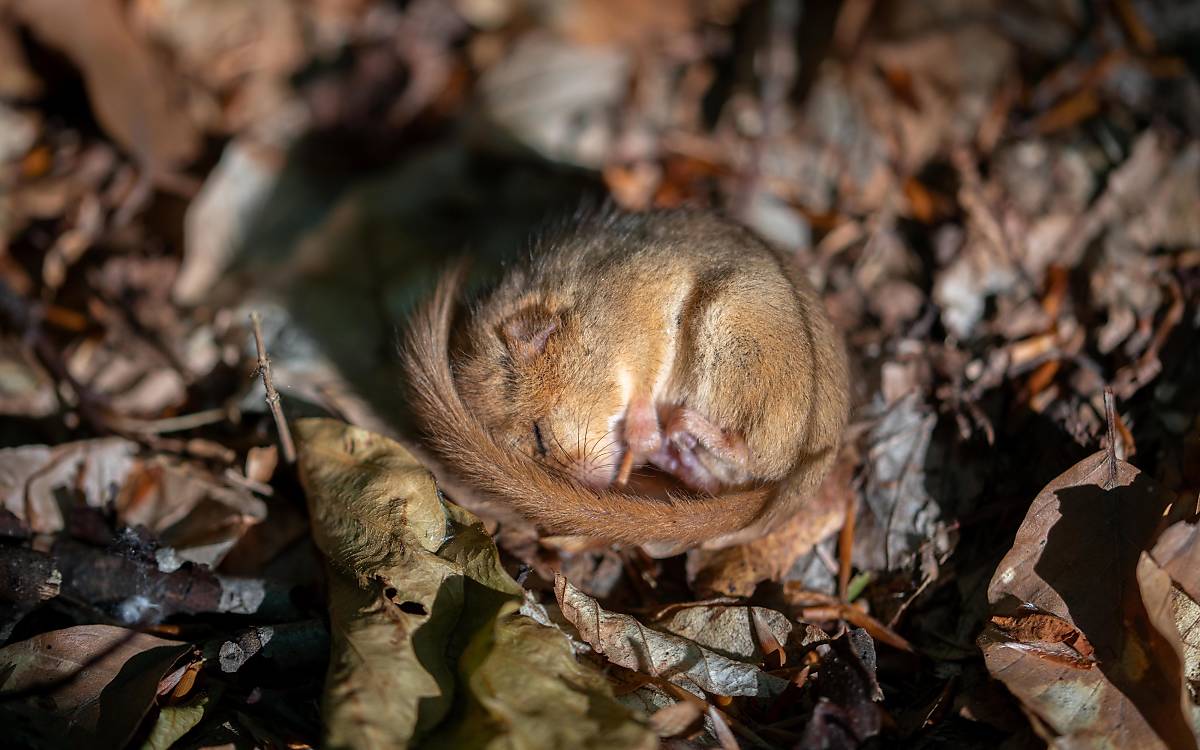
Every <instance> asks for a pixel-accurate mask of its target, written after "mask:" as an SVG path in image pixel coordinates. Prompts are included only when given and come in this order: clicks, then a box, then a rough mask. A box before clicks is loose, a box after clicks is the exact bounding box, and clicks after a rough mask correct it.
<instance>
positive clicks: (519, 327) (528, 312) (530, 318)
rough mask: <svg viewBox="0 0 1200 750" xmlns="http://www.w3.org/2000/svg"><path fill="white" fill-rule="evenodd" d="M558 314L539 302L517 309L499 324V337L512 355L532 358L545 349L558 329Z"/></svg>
mask: <svg viewBox="0 0 1200 750" xmlns="http://www.w3.org/2000/svg"><path fill="white" fill-rule="evenodd" d="M558 325H559V316H558V314H557V313H554V312H551V311H550V309H548V308H547V307H545V306H544V305H540V304H532V305H529V306H528V307H525V308H524V309H522V310H519V311H517V312H515V313H513V314H512V315H510V316H509V317H508V319H506V320H505V321H504V322H503V323H501V324H500V339H501V340H502V341H503V342H504V345H505V346H507V347H508V351H509V352H510V353H511V354H512V355H513V356H514V357H520V358H522V359H532V358H533V357H536V356H537V355H539V354H541V353H542V352H543V351H545V350H546V342H547V341H549V340H550V337H551V336H552V335H553V334H554V332H555V331H557V330H558Z"/></svg>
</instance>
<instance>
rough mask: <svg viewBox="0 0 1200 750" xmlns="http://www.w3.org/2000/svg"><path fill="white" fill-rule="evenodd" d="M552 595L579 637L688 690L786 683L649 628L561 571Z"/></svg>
mask: <svg viewBox="0 0 1200 750" xmlns="http://www.w3.org/2000/svg"><path fill="white" fill-rule="evenodd" d="M554 594H555V596H556V597H557V598H558V606H559V608H561V609H562V613H563V616H564V617H566V618H567V620H568V621H569V622H570V623H571V624H572V625H574V626H575V627H576V628H577V629H578V630H579V635H580V637H582V638H583V640H585V641H587V642H588V644H589V645H591V647H592V648H594V649H595V650H596V651H597V652H599V653H601V654H604V656H605V657H607V658H608V660H609V661H611V662H612V663H613V664H617V665H619V666H622V667H625V668H626V669H635V670H638V671H640V672H642V673H643V674H648V675H651V676H654V677H662V678H665V679H668V680H670V681H671V682H674V683H676V684H678V685H681V686H683V687H686V688H688V689H689V690H691V691H693V692H695V691H698V690H702V691H704V692H706V693H713V694H716V695H726V696H734V695H753V696H760V697H771V696H775V695H778V694H779V693H780V692H782V691H783V689H784V688H785V687H787V681H786V680H782V679H780V678H778V677H775V676H774V675H770V674H767V673H766V672H763V671H762V670H761V669H758V668H757V667H755V666H752V665H750V664H746V663H744V662H740V661H734V660H732V659H729V658H727V657H725V656H722V655H720V654H718V653H716V652H715V651H712V650H710V649H707V648H704V647H703V646H701V645H700V644H698V643H696V642H695V641H691V640H689V639H687V638H683V637H680V636H677V635H672V634H670V633H664V632H660V631H658V630H655V629H653V628H651V627H648V626H646V625H643V624H642V623H640V622H638V621H637V620H636V619H634V618H633V617H630V616H629V615H622V614H617V613H615V612H608V611H606V610H604V609H602V608H601V607H600V605H599V604H598V603H597V602H596V600H595V599H593V598H592V597H590V596H588V595H587V594H585V593H583V592H582V591H580V590H579V589H577V588H575V587H574V586H572V585H571V584H570V583H569V582H568V581H567V579H565V578H563V577H562V576H561V575H560V576H557V577H556V578H555V580H554Z"/></svg>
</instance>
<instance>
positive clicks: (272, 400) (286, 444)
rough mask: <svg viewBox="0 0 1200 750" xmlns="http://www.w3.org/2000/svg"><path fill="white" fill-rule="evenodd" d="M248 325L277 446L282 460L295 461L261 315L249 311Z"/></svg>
mask: <svg viewBox="0 0 1200 750" xmlns="http://www.w3.org/2000/svg"><path fill="white" fill-rule="evenodd" d="M250 325H252V326H253V327H254V345H255V347H257V349H258V368H257V370H256V372H257V374H258V375H259V376H260V377H262V384H263V389H264V390H266V392H267V407H268V408H270V410H271V416H272V417H274V418H275V429H276V431H278V432H279V448H280V450H282V451H283V460H284V461H286V462H288V463H289V464H292V463H295V462H296V446H295V444H294V443H292V432H291V430H289V429H288V424H287V420H286V419H284V418H283V407H281V406H280V405H279V393H278V391H276V390H275V383H274V382H273V381H272V380H271V359H270V357H268V356H267V347H266V345H265V344H264V343H263V335H262V316H261V315H259V314H258V313H257V312H252V313H250Z"/></svg>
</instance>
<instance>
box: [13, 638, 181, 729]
mask: <svg viewBox="0 0 1200 750" xmlns="http://www.w3.org/2000/svg"><path fill="white" fill-rule="evenodd" d="M188 648H189V646H188V645H187V644H185V643H178V642H176V641H168V640H164V639H162V638H156V637H154V636H152V635H147V634H146V633H138V632H136V631H133V630H126V629H125V628H118V627H112V626H110V625H79V626H76V627H73V628H66V629H65V630H55V631H51V632H49V633H43V634H41V635H38V636H35V637H33V638H30V639H29V640H27V641H21V642H19V643H14V644H11V645H9V646H5V647H4V648H3V649H0V701H2V702H3V706H4V712H3V713H4V714H5V716H4V722H5V726H6V730H5V735H6V739H5V742H6V744H7V743H9V742H11V743H13V744H15V745H18V746H25V745H27V744H32V745H36V746H38V747H51V746H52V747H62V746H67V745H68V744H70V745H73V746H76V747H99V748H118V747H123V746H124V745H125V743H126V741H128V739H129V737H130V735H132V734H133V732H134V730H136V729H137V727H138V725H139V724H141V722H142V718H143V717H145V715H146V713H147V711H149V710H150V708H151V706H153V705H154V699H155V694H156V692H157V690H158V683H159V680H161V679H162V677H163V675H164V674H166V672H167V671H168V670H169V669H170V668H171V666H172V665H173V664H174V663H175V662H176V660H178V659H179V657H180V656H181V655H182V654H183V653H184V652H186V651H187V650H188Z"/></svg>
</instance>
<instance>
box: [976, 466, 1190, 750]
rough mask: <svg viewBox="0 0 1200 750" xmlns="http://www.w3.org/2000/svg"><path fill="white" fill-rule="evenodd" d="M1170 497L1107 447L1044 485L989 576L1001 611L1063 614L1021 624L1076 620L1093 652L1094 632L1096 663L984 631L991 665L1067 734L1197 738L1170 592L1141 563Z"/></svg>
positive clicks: (1156, 743) (1154, 742)
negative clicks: (1150, 584) (1169, 615)
mask: <svg viewBox="0 0 1200 750" xmlns="http://www.w3.org/2000/svg"><path fill="white" fill-rule="evenodd" d="M1169 500H1170V498H1169V496H1168V495H1167V494H1166V493H1164V492H1162V491H1161V490H1160V489H1159V488H1158V487H1157V486H1156V485H1155V484H1154V483H1153V482H1152V481H1151V480H1150V479H1149V478H1148V477H1146V476H1145V475H1143V474H1141V473H1140V472H1138V470H1137V469H1135V468H1134V467H1133V466H1130V465H1129V464H1127V463H1124V462H1121V461H1115V460H1113V459H1112V458H1111V457H1110V456H1109V455H1108V454H1107V453H1104V452H1101V453H1096V454H1094V455H1092V456H1090V457H1089V458H1086V459H1084V460H1083V461H1081V462H1079V463H1078V464H1076V465H1075V466H1073V467H1072V468H1070V469H1068V470H1067V471H1066V472H1065V473H1063V474H1062V475H1060V476H1059V477H1058V478H1056V479H1055V480H1054V481H1052V482H1050V484H1048V485H1046V487H1045V489H1043V490H1042V492H1041V493H1040V494H1039V495H1038V496H1037V499H1035V500H1034V502H1033V505H1032V506H1031V507H1030V509H1029V512H1028V514H1027V515H1026V517H1025V521H1024V523H1022V525H1021V528H1020V530H1019V531H1018V532H1017V537H1016V540H1015V541H1014V543H1013V547H1012V550H1010V551H1009V553H1008V554H1007V555H1006V556H1005V557H1004V559H1003V560H1002V561H1001V563H1000V565H999V567H998V568H997V570H996V573H995V575H994V576H993V578H992V581H991V584H990V586H989V587H988V600H989V601H990V602H991V605H992V611H993V613H994V614H998V615H1001V617H1002V618H1004V617H1012V616H1015V615H1017V614H1018V605H1020V604H1028V605H1032V606H1033V607H1035V608H1036V609H1037V610H1038V611H1040V612H1045V613H1049V614H1050V615H1053V616H1054V617H1055V618H1057V619H1058V620H1060V621H1061V624H1056V625H1053V626H1052V625H1050V621H1049V620H1044V619H1043V620H1040V622H1041V625H1040V626H1039V627H1037V628H1027V629H1022V628H1017V629H1012V630H1010V633H1012V634H1014V635H1016V636H1017V637H1022V636H1029V635H1038V636H1045V635H1047V634H1049V633H1050V632H1051V631H1053V633H1054V637H1058V636H1065V635H1066V630H1067V626H1070V627H1071V628H1074V629H1077V630H1078V631H1079V634H1080V636H1079V637H1078V638H1076V639H1075V643H1074V647H1073V648H1072V649H1071V650H1072V651H1074V652H1075V653H1076V654H1078V655H1079V656H1083V653H1084V651H1083V649H1082V648H1081V644H1082V643H1085V642H1086V643H1087V644H1089V645H1090V649H1092V650H1094V657H1093V658H1094V660H1095V663H1096V667H1095V668H1093V669H1080V668H1079V666H1080V665H1079V664H1077V663H1071V661H1070V660H1069V659H1054V658H1047V654H1048V653H1053V648H1051V644H1050V643H1048V642H1044V641H1043V642H1040V643H1033V644H1030V643H1028V642H1026V641H1021V640H1009V639H1008V638H1006V637H997V634H996V633H995V632H994V631H986V632H985V633H984V635H983V636H981V638H980V646H981V648H982V649H983V653H984V658H985V660H986V662H987V666H988V669H989V670H990V671H991V673H992V674H993V675H994V676H996V677H997V678H998V679H1000V680H1001V681H1002V682H1004V684H1005V685H1006V686H1007V687H1008V689H1009V690H1011V691H1012V692H1013V694H1014V695H1016V696H1017V698H1018V699H1019V700H1020V701H1021V703H1022V705H1023V706H1024V707H1025V708H1026V710H1027V711H1030V712H1032V713H1033V714H1035V715H1037V716H1038V717H1039V719H1041V721H1042V722H1044V723H1045V725H1046V726H1047V727H1049V731H1051V732H1052V733H1053V735H1054V736H1055V737H1057V738H1059V739H1058V741H1060V742H1061V743H1063V744H1064V745H1072V744H1073V743H1082V744H1088V743H1093V742H1098V741H1100V739H1101V738H1105V739H1106V741H1108V742H1111V743H1112V744H1113V745H1114V746H1117V747H1146V748H1151V747H1172V748H1176V747H1178V748H1186V747H1193V748H1194V747H1195V746H1196V744H1195V737H1194V736H1193V735H1192V732H1191V731H1190V728H1189V726H1188V723H1187V721H1186V720H1185V717H1184V714H1183V711H1182V706H1183V705H1184V704H1183V701H1184V700H1185V699H1186V693H1185V690H1184V685H1183V684H1182V677H1181V674H1180V671H1181V665H1180V659H1179V656H1178V653H1177V648H1178V647H1177V643H1178V636H1177V634H1176V635H1175V637H1174V638H1171V637H1170V634H1164V632H1163V630H1164V628H1163V627H1162V622H1161V621H1162V619H1163V616H1162V614H1161V613H1162V611H1163V608H1164V607H1168V606H1169V600H1165V599H1164V591H1163V587H1162V586H1161V585H1157V586H1155V587H1154V588H1153V589H1148V588H1146V587H1145V583H1146V579H1147V576H1146V574H1145V571H1143V570H1141V568H1144V567H1145V565H1144V564H1142V565H1139V558H1140V557H1141V556H1142V553H1143V550H1144V549H1145V548H1146V547H1147V546H1148V545H1149V543H1150V541H1151V535H1152V534H1153V533H1154V531H1155V528H1156V526H1157V524H1158V521H1159V519H1160V517H1161V515H1162V511H1163V509H1164V508H1165V507H1166V505H1167V503H1168V502H1169ZM1139 584H1142V585H1139ZM1019 620H1020V618H1019V617H1018V618H1017V619H1015V620H1004V619H1002V620H1001V622H1012V623H1015V622H1018V621H1019ZM1172 641H1174V642H1175V643H1172ZM1014 644H1015V647H1014ZM1031 646H1032V647H1031Z"/></svg>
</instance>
